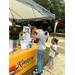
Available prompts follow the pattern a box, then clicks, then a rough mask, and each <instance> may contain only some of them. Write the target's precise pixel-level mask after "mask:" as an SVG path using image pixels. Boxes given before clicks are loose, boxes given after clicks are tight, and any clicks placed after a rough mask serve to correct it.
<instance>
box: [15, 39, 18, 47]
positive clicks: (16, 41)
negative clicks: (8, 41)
mask: <svg viewBox="0 0 75 75" xmlns="http://www.w3.org/2000/svg"><path fill="white" fill-rule="evenodd" d="M14 43H15V47H16V46H17V43H18V44H19V39H17V40H15V41H14Z"/></svg>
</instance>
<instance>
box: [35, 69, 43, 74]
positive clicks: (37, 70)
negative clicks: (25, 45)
mask: <svg viewBox="0 0 75 75" xmlns="http://www.w3.org/2000/svg"><path fill="white" fill-rule="evenodd" d="M35 70H36V73H38V70H37V69H35ZM41 73H43V71H41Z"/></svg>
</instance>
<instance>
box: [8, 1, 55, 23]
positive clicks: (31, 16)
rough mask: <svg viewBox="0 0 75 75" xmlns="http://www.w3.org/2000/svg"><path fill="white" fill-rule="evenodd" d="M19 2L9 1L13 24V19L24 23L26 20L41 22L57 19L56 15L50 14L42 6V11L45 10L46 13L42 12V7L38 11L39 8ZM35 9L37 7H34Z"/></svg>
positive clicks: (10, 16) (10, 17)
mask: <svg viewBox="0 0 75 75" xmlns="http://www.w3.org/2000/svg"><path fill="white" fill-rule="evenodd" d="M18 1H19V0H18ZM18 1H16V0H9V20H10V21H11V22H12V20H13V19H16V21H23V20H24V21H25V20H26V21H39V20H51V19H55V15H53V14H52V13H49V11H47V10H46V9H45V8H43V7H42V6H41V7H42V9H43V10H45V11H46V12H45V11H43V12H42V9H41V7H40V9H39V8H38V10H36V9H37V8H32V7H30V6H27V5H25V4H22V2H21V3H20V2H18ZM21 1H23V0H21ZM28 1H32V0H28ZM34 4H35V3H34ZM34 4H33V5H34ZM29 5H30V4H29ZM38 6H39V5H38ZM34 7H36V6H35V5H34ZM47 12H48V13H47ZM49 14H50V15H51V16H50V15H49Z"/></svg>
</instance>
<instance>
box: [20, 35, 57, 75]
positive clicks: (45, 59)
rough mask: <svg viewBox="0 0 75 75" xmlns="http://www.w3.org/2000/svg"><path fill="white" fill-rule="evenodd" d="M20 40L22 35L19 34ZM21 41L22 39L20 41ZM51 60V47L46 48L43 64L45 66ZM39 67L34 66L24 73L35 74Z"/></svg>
mask: <svg viewBox="0 0 75 75" xmlns="http://www.w3.org/2000/svg"><path fill="white" fill-rule="evenodd" d="M19 40H22V36H21V35H19ZM19 43H20V41H19ZM57 54H58V52H56V54H55V56H56V55H57ZM48 61H49V48H46V51H45V54H44V57H43V66H45V65H46V64H47V63H48ZM36 68H37V66H34V67H32V68H31V69H30V70H28V71H27V72H25V73H24V74H23V75H33V71H34V70H35V69H36Z"/></svg>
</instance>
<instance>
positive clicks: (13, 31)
mask: <svg viewBox="0 0 75 75" xmlns="http://www.w3.org/2000/svg"><path fill="white" fill-rule="evenodd" d="M19 33H20V34H21V29H20V28H18V27H16V23H15V22H13V23H12V27H11V28H9V35H10V40H13V47H15V46H16V45H17V42H18V43H19Z"/></svg>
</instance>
